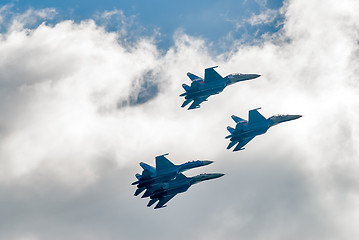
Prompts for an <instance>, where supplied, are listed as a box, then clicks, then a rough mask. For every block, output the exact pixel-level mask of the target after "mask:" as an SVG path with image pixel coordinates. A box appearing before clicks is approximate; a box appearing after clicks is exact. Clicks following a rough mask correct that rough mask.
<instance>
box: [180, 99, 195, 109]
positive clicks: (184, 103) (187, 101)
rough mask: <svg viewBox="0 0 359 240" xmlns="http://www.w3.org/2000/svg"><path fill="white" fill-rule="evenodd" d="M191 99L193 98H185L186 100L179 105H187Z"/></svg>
mask: <svg viewBox="0 0 359 240" xmlns="http://www.w3.org/2000/svg"><path fill="white" fill-rule="evenodd" d="M192 100H193V99H186V100H185V101H184V102H183V103H182V105H181V107H185V106H187V105H188V104H189V103H190V102H192Z"/></svg>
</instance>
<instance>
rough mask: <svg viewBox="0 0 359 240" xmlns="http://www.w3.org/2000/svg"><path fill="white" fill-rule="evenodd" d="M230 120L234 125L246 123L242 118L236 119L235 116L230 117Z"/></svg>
mask: <svg viewBox="0 0 359 240" xmlns="http://www.w3.org/2000/svg"><path fill="white" fill-rule="evenodd" d="M231 118H232V119H233V121H235V122H236V123H247V121H246V120H244V119H243V118H240V117H237V116H236V115H232V116H231Z"/></svg>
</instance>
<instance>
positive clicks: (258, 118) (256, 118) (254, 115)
mask: <svg viewBox="0 0 359 240" xmlns="http://www.w3.org/2000/svg"><path fill="white" fill-rule="evenodd" d="M258 109H260V108H257V109H253V110H250V111H249V118H248V122H249V124H252V123H257V122H263V121H266V120H267V119H266V118H265V117H263V116H262V114H260V113H259V112H258V111H257V110H258Z"/></svg>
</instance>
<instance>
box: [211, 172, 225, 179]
mask: <svg viewBox="0 0 359 240" xmlns="http://www.w3.org/2000/svg"><path fill="white" fill-rule="evenodd" d="M209 175H210V176H209V177H210V179H214V178H220V177H223V176H224V175H225V174H223V173H211V174H209Z"/></svg>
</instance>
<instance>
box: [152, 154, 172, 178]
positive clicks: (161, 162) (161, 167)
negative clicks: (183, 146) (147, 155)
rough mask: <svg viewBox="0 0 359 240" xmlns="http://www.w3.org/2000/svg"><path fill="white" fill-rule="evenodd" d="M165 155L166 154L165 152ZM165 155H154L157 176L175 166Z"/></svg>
mask: <svg viewBox="0 0 359 240" xmlns="http://www.w3.org/2000/svg"><path fill="white" fill-rule="evenodd" d="M165 155H167V154H165ZM165 155H161V156H157V157H156V172H157V176H160V175H162V174H165V173H166V172H169V171H171V170H172V169H174V168H175V167H176V165H174V164H173V163H172V162H171V161H170V160H168V159H167V158H166V157H165Z"/></svg>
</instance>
